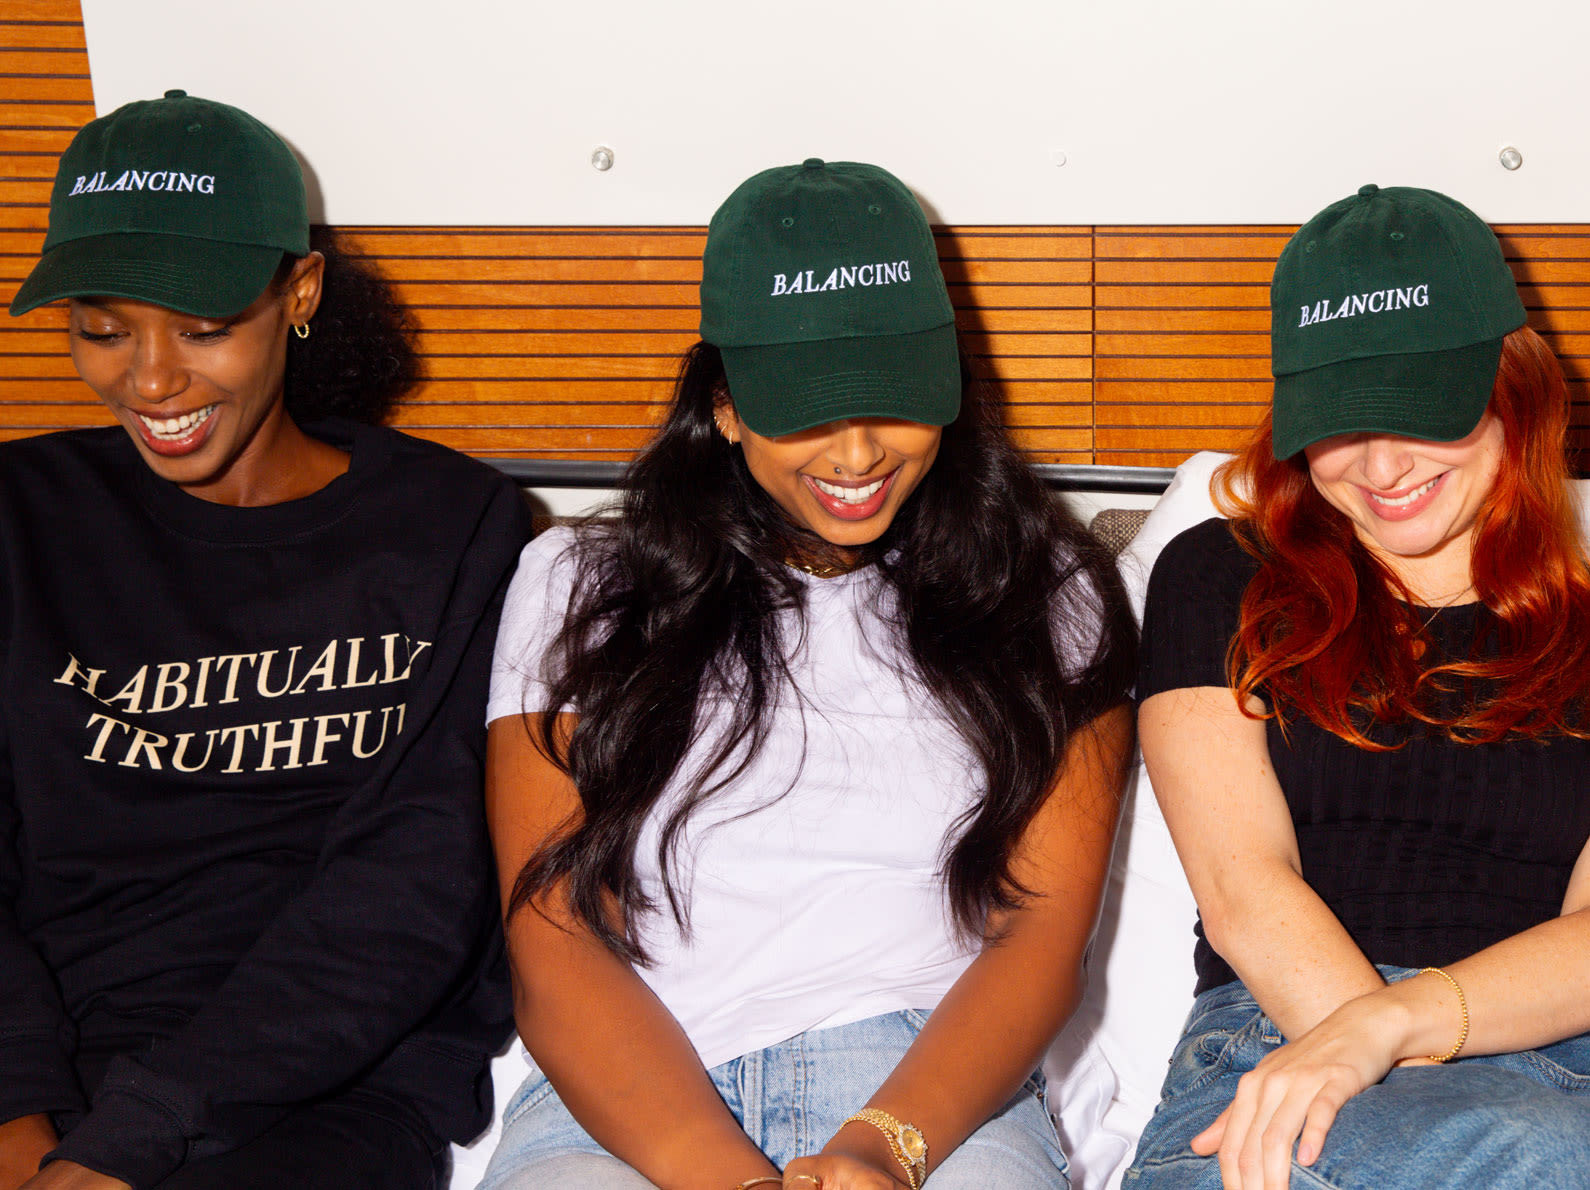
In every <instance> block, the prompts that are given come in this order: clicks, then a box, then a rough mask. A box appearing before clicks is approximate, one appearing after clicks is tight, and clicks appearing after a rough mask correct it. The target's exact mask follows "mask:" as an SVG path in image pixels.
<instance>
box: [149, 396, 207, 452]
mask: <svg viewBox="0 0 1590 1190" xmlns="http://www.w3.org/2000/svg"><path fill="white" fill-rule="evenodd" d="M219 408H220V406H218V405H206V406H204V407H203V408H202V409H195V410H192V411H190V412H188V413H180V414H177V415H175V416H173V417H150V416H148V415H147V414H143V413H139V412H138V411H137V410H133V411H132V414H133V422H134V424H135V425H136V426H137V427H138V433H139V436H140V437H142V438H143V440H144V444H145V445H146V446H148V447H149V449H150V450H151V451H153V452H154V453H155V454H157V455H163V456H164V457H166V458H177V457H180V456H182V455H188V454H192V453H193V452H194V451H196V450H198V449H199V448H200V447H201V446H203V445H204V444H205V442H206V441H208V439H209V437H210V432H211V430H212V429H213V428H214V426H215V414H216V411H217V410H218V409H219Z"/></svg>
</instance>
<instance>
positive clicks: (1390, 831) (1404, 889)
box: [1138, 519, 1590, 992]
mask: <svg viewBox="0 0 1590 1190" xmlns="http://www.w3.org/2000/svg"><path fill="white" fill-rule="evenodd" d="M1257 569H1258V563H1257V562H1256V561H1255V560H1254V559H1253V558H1252V557H1250V556H1249V555H1248V554H1246V553H1245V552H1244V551H1243V550H1242V548H1241V547H1240V546H1239V545H1238V544H1237V542H1236V539H1235V538H1233V537H1232V535H1231V532H1230V530H1229V529H1228V528H1227V526H1226V523H1225V522H1224V521H1221V520H1218V519H1217V520H1210V521H1205V522H1204V523H1203V524H1201V525H1198V526H1196V527H1194V528H1192V529H1189V530H1187V532H1185V533H1183V534H1181V535H1180V536H1178V537H1177V538H1175V539H1174V540H1173V541H1172V542H1171V543H1170V544H1169V545H1167V546H1166V547H1165V550H1164V552H1163V553H1162V554H1161V555H1160V557H1159V561H1158V562H1157V563H1156V564H1155V566H1154V573H1153V577H1152V578H1151V579H1150V580H1149V586H1148V605H1147V609H1146V611H1145V612H1144V618H1143V644H1142V653H1141V663H1140V664H1141V669H1140V673H1139V679H1138V697H1139V699H1146V698H1148V697H1149V696H1150V695H1153V694H1157V693H1159V692H1160V691H1162V690H1174V689H1179V688H1183V687H1196V686H1219V687H1225V686H1226V649H1227V647H1228V646H1229V644H1230V643H1231V639H1232V637H1233V636H1234V635H1235V634H1236V630H1237V623H1238V611H1239V609H1240V607H1241V602H1242V593H1243V591H1244V590H1245V589H1246V587H1247V585H1248V582H1249V580H1250V579H1251V578H1252V577H1253V575H1254V573H1255V572H1256V571H1257ZM1486 616H1488V613H1487V612H1486V611H1485V609H1484V607H1483V606H1482V605H1480V604H1477V603H1476V604H1467V605H1464V606H1460V607H1453V608H1450V609H1446V610H1442V611H1438V612H1433V614H1432V618H1431V621H1430V628H1429V631H1430V636H1431V638H1432V642H1433V645H1434V651H1433V652H1432V656H1433V657H1442V658H1444V659H1458V658H1463V657H1466V656H1468V655H1469V653H1470V651H1471V648H1472V646H1473V643H1474V641H1475V638H1476V633H1477V632H1478V631H1479V629H1480V628H1481V626H1482V617H1486ZM1288 733H1289V736H1290V739H1284V738H1283V737H1282V735H1281V732H1280V730H1279V729H1278V728H1277V726H1276V724H1275V722H1274V721H1273V720H1271V721H1270V722H1269V724H1268V730H1267V733H1266V737H1267V740H1268V743H1269V749H1270V760H1271V763H1272V764H1273V765H1274V766H1275V773H1276V776H1277V777H1278V778H1279V780H1280V783H1281V788H1282V789H1283V790H1284V791H1285V792H1286V800H1287V805H1288V807H1289V808H1290V809H1291V812H1292V823H1293V825H1294V827H1295V828H1296V830H1297V845H1298V850H1299V853H1300V855H1301V858H1302V864H1303V877H1304V879H1306V880H1307V881H1308V883H1309V885H1310V886H1311V887H1312V888H1313V889H1314V891H1315V892H1317V893H1319V895H1320V896H1321V897H1322V898H1323V899H1324V901H1325V904H1326V905H1327V906H1329V908H1330V910H1331V912H1332V913H1334V914H1335V915H1336V917H1337V919H1338V920H1340V921H1341V923H1342V925H1343V926H1344V927H1346V929H1347V932H1348V933H1349V934H1350V935H1351V936H1352V938H1353V941H1354V942H1356V943H1357V944H1358V946H1359V948H1360V949H1361V950H1362V951H1363V952H1364V954H1365V955H1366V956H1367V957H1368V958H1369V960H1370V961H1371V962H1374V963H1392V964H1396V965H1398V966H1404V967H1427V966H1444V965H1445V964H1447V963H1450V962H1453V961H1455V960H1456V959H1459V958H1462V957H1464V956H1466V955H1470V954H1473V953H1474V952H1475V951H1477V950H1480V949H1482V948H1484V947H1486V946H1489V945H1491V944H1492V943H1494V942H1497V941H1500V940H1501V939H1503V938H1506V937H1509V936H1511V935H1513V934H1516V933H1518V932H1520V931H1522V930H1525V929H1528V928H1529V927H1530V926H1534V925H1538V924H1539V923H1540V922H1542V921H1545V920H1547V919H1549V918H1552V917H1556V916H1557V915H1558V914H1559V913H1561V912H1562V900H1563V896H1564V895H1565V894H1566V892H1567V889H1568V880H1569V877H1570V876H1571V875H1572V873H1573V867H1574V864H1575V862H1576V861H1577V860H1578V858H1579V854H1580V852H1582V851H1583V850H1584V848H1585V843H1586V841H1587V840H1590V792H1587V791H1586V788H1585V774H1586V773H1587V772H1590V743H1586V742H1585V741H1583V740H1575V739H1566V738H1558V739H1553V740H1548V741H1546V742H1531V741H1527V740H1522V739H1512V740H1503V741H1502V742H1500V743H1496V744H1480V745H1464V744H1457V743H1454V742H1452V741H1451V740H1450V739H1447V738H1446V737H1444V736H1442V735H1439V734H1435V733H1432V732H1429V731H1427V730H1426V729H1425V728H1424V727H1423V726H1422V725H1419V724H1408V725H1396V726H1393V727H1382V728H1379V729H1376V731H1375V732H1374V733H1373V734H1374V737H1375V738H1376V739H1377V740H1382V739H1383V740H1385V741H1386V742H1395V741H1398V740H1401V741H1404V743H1403V746H1402V747H1401V748H1400V749H1398V750H1397V751H1395V752H1369V751H1365V750H1363V749H1360V748H1355V747H1353V746H1352V745H1350V744H1348V743H1347V742H1346V741H1344V740H1342V739H1341V738H1340V737H1338V736H1334V735H1332V734H1330V733H1329V732H1327V731H1323V730H1321V729H1320V728H1319V727H1317V726H1315V725H1314V724H1313V723H1312V722H1311V721H1309V720H1308V719H1305V718H1302V717H1301V716H1299V715H1297V714H1295V713H1294V714H1293V715H1292V716H1291V717H1290V721H1289V723H1288ZM1196 932H1197V936H1198V942H1197V950H1196V953H1195V961H1196V964H1197V968H1198V990H1199V991H1200V992H1203V991H1205V990H1207V989H1209V988H1212V987H1217V986H1219V985H1220V984H1222V983H1227V982H1229V981H1231V980H1233V979H1235V978H1236V975H1235V973H1233V971H1232V970H1231V968H1230V967H1229V966H1227V965H1226V964H1225V963H1224V962H1223V961H1221V959H1220V957H1219V956H1218V955H1217V954H1215V952H1214V951H1213V950H1212V949H1211V948H1210V946H1209V943H1208V942H1207V941H1206V940H1205V938H1204V934H1203V926H1202V924H1201V923H1200V924H1199V926H1198V927H1197V931H1196Z"/></svg>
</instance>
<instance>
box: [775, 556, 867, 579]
mask: <svg viewBox="0 0 1590 1190" xmlns="http://www.w3.org/2000/svg"><path fill="white" fill-rule="evenodd" d="M784 565H786V566H788V567H790V568H791V569H793V570H799V571H800V572H801V573H802V574H809V575H811V576H812V577H813V578H838V577H839V576H840V575H842V574H849V573H850V572H851V571H852V570H854V569H855V568H856V564H855V563H854V562H850V563H845V564H840V563H836V562H797V561H795V560H794V559H793V558H785V559H784Z"/></svg>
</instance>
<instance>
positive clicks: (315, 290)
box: [282, 252, 326, 327]
mask: <svg viewBox="0 0 1590 1190" xmlns="http://www.w3.org/2000/svg"><path fill="white" fill-rule="evenodd" d="M325 276H326V258H325V257H324V256H322V255H321V254H320V253H318V252H311V253H309V254H308V255H307V256H303V257H300V258H299V260H298V262H297V263H296V264H294V265H293V268H292V272H290V273H288V274H287V283H286V284H285V285H284V286H282V294H283V297H284V299H285V301H286V311H287V321H288V322H290V323H291V324H292V325H293V326H295V327H298V326H303V325H304V324H306V323H307V322H308V321H309V320H310V319H311V318H313V317H314V316H315V311H316V310H318V309H319V308H320V293H321V288H320V287H321V283H322V282H323V281H324V279H325Z"/></svg>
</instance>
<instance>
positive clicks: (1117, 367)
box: [0, 0, 1590, 466]
mask: <svg viewBox="0 0 1590 1190" xmlns="http://www.w3.org/2000/svg"><path fill="white" fill-rule="evenodd" d="M92 99H93V96H92V88H91V84H90V80H89V72H88V59H87V54H86V52H85V49H84V42H83V30H82V23H81V20H80V18H79V15H78V11H77V3H76V0H5V7H4V10H3V13H0V299H9V297H10V294H11V293H12V292H14V290H15V288H16V285H17V284H18V283H19V282H20V281H21V279H22V277H23V276H24V275H25V274H26V272H27V270H28V268H29V267H30V266H31V264H32V261H33V260H34V259H35V257H36V255H37V253H38V250H39V245H40V243H41V241H42V239H43V235H44V230H45V226H46V216H47V206H48V201H49V187H50V179H51V177H52V175H53V172H54V165H55V159H56V157H57V156H58V155H59V154H60V152H61V150H62V149H64V148H65V146H66V144H67V142H68V141H69V140H70V138H71V135H72V132H73V131H74V130H75V129H76V128H78V127H79V126H81V125H82V124H83V123H84V122H86V121H87V120H89V119H90V118H92V116H93V102H92ZM343 230H344V231H345V232H346V233H347V234H348V236H349V239H350V241H351V243H352V244H353V246H354V248H355V250H356V251H358V252H359V253H362V254H365V255H367V256H369V257H371V258H373V259H374V260H376V261H377V262H379V263H380V265H381V266H382V267H383V268H384V269H385V271H386V272H387V273H388V275H389V276H391V277H392V278H393V280H394V281H395V282H396V283H397V285H398V288H399V291H400V293H401V295H402V297H403V298H404V299H405V300H406V301H407V302H408V303H410V305H411V306H412V307H413V308H414V309H415V311H416V312H417V314H418V317H419V321H420V324H421V327H422V334H421V348H422V350H423V351H424V353H425V357H426V369H427V379H426V382H425V384H424V386H423V387H422V388H421V389H420V391H419V392H418V393H417V394H416V396H415V398H414V400H413V401H411V402H410V403H408V404H406V405H405V406H404V407H403V408H402V409H401V410H400V412H399V414H398V417H397V424H398V425H400V426H402V427H403V428H404V429H406V430H409V431H410V432H412V433H416V434H420V435H423V436H425V437H429V438H435V439H437V440H438V441H441V442H446V443H448V444H449V445H452V446H455V447H458V448H460V449H462V450H467V451H470V452H472V453H476V454H481V455H487V456H492V457H501V458H514V457H518V458H531V457H537V458H563V459H601V460H622V459H625V458H627V457H629V455H630V454H631V453H632V452H633V451H634V450H635V448H636V447H637V446H638V445H639V444H640V443H641V442H643V441H644V440H645V438H646V436H647V434H648V433H649V430H650V427H651V426H652V425H653V424H654V423H655V420H656V418H657V416H658V414H659V412H660V410H661V407H662V403H663V402H664V401H666V400H667V397H668V394H669V390H670V388H671V383H672V377H673V374H674V368H675V363H676V360H677V358H678V355H679V352H680V351H681V350H682V349H683V348H684V347H686V346H687V345H688V344H689V343H690V342H692V341H693V339H694V337H695V335H694V328H695V325H696V308H695V301H696V285H697V283H698V281H699V280H700V275H701V248H702V242H703V238H704V231H703V229H701V228H661V227H658V228H644V227H629V228H570V227H561V228H559V227H554V228H530V227H522V228H449V227H435V228H412V227H406V228H395V227H386V228H381V227H359V228H345V229H343ZM1291 231H1292V229H1291V228H1289V227H1229V226H1228V227H1187V226H1175V227H1105V226H1100V227H960V228H943V229H940V230H939V231H938V242H939V255H940V258H941V260H942V261H943V264H944V271H945V275H946V277H947V279H948V281H949V285H950V294H951V297H952V299H953V300H954V302H955V305H956V308H957V311H958V321H959V324H960V327H961V329H962V331H963V332H964V334H965V340H966V344H967V347H968V349H969V350H970V351H971V352H972V353H973V355H974V356H975V358H976V359H977V363H978V367H979V368H980V369H981V370H982V372H983V373H984V374H985V375H987V376H989V377H991V378H993V379H995V380H997V381H999V382H1000V384H1001V386H1002V388H1003V391H1004V393H1005V396H1006V400H1007V402H1008V415H1007V418H1008V421H1009V423H1010V425H1011V427H1012V430H1013V432H1014V434H1015V436H1016V438H1017V440H1018V441H1019V442H1020V443H1021V445H1022V446H1023V447H1024V448H1025V449H1026V450H1027V451H1028V452H1029V453H1030V455H1031V456H1032V458H1033V459H1034V460H1036V461H1039V462H1056V463H1106V464H1138V465H1145V466H1161V465H1168V464H1174V463H1176V462H1178V461H1180V460H1181V459H1182V458H1184V457H1186V455H1187V454H1188V453H1190V452H1191V451H1194V450H1198V449H1203V448H1217V449H1229V448H1231V447H1232V446H1234V445H1235V444H1236V443H1237V442H1238V441H1239V440H1240V439H1241V437H1242V435H1243V433H1244V432H1245V430H1246V429H1247V427H1249V426H1251V425H1252V423H1253V421H1254V420H1255V419H1256V418H1257V417H1258V415H1259V412H1260V410H1261V409H1262V408H1263V406H1264V403H1265V402H1266V401H1267V400H1268V398H1269V367H1268V358H1267V355H1268V343H1267V335H1268V326H1269V315H1268V305H1267V301H1268V299H1267V292H1266V287H1267V285H1268V282H1269V276H1270V271H1271V269H1272V268H1273V266H1274V261H1275V257H1276V254H1277V253H1278V252H1279V251H1280V249H1281V246H1282V244H1284V243H1285V242H1286V238H1287V236H1288V235H1289V234H1290V233H1291ZM1498 231H1499V232H1500V234H1501V236H1502V241H1503V244H1504V246H1505V248H1506V251H1507V254H1508V258H1509V260H1510V261H1511V262H1512V264H1513V267H1514V270H1515V272H1516V273H1517V275H1518V277H1519V280H1520V282H1521V284H1522V285H1523V286H1524V297H1525V303H1526V305H1527V306H1528V307H1529V309H1530V318H1531V321H1532V323H1533V324H1534V325H1535V326H1536V328H1537V329H1539V330H1541V331H1542V332H1544V333H1546V334H1547V335H1548V337H1549V338H1550V339H1551V341H1552V343H1553V346H1555V347H1556V349H1557V351H1558V353H1559V355H1561V356H1562V358H1563V362H1564V366H1565V368H1566V369H1567V371H1568V374H1569V376H1570V384H1571V388H1572V391H1573V396H1574V400H1575V424H1576V426H1577V427H1578V429H1577V433H1578V434H1579V435H1580V436H1581V437H1583V438H1585V439H1586V441H1590V366H1587V360H1590V225H1573V226H1514V227H1503V228H1499V229H1498ZM63 325H64V319H63V317H62V314H61V312H60V311H59V310H42V311H35V312H34V313H32V314H29V315H27V316H26V317H24V318H21V319H3V318H0V438H12V437H18V436H21V435H25V434H31V433H38V432H41V431H43V430H47V429H54V428H59V427H64V426H77V425H96V424H102V423H103V422H105V420H106V415H105V414H103V413H102V412H101V411H100V409H99V406H98V404H97V403H96V402H95V400H94V397H93V394H92V393H90V392H89V391H88V390H87V388H85V387H84V386H83V384H82V383H81V382H80V381H78V380H77V379H76V377H75V375H74V373H73V372H72V368H71V364H70V361H69V360H68V359H67V357H66V351H65V348H66V343H65V339H64V335H63V333H62V327H63Z"/></svg>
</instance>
